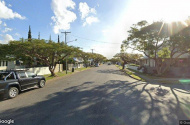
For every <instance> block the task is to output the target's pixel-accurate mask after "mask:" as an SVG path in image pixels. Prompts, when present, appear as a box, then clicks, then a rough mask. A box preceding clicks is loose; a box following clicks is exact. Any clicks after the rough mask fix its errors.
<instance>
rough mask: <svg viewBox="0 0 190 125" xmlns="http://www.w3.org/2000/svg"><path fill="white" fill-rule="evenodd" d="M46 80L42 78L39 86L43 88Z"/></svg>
mask: <svg viewBox="0 0 190 125" xmlns="http://www.w3.org/2000/svg"><path fill="white" fill-rule="evenodd" d="M45 83H46V82H45V80H41V81H40V83H39V88H43V87H44V86H45Z"/></svg>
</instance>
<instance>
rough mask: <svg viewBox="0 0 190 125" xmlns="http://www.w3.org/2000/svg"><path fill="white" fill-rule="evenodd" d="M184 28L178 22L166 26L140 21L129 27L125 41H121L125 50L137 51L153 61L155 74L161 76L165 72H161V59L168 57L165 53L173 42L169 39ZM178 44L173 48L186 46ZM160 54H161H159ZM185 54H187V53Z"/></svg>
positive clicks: (161, 23) (160, 23)
mask: <svg viewBox="0 0 190 125" xmlns="http://www.w3.org/2000/svg"><path fill="white" fill-rule="evenodd" d="M184 27H185V26H184V25H183V24H182V23H179V22H178V23H173V24H167V23H164V22H162V21H158V22H153V23H152V24H148V23H147V22H146V21H141V22H139V23H137V24H134V25H133V26H132V27H131V29H130V30H129V31H128V32H129V36H128V38H127V40H125V41H123V45H124V46H125V47H126V48H132V49H134V50H138V51H140V52H142V53H144V54H145V55H146V56H147V57H148V58H150V59H153V60H154V61H155V68H156V72H157V74H158V75H161V74H162V73H163V72H165V71H166V70H162V69H163V67H164V63H163V61H164V60H162V58H167V57H168V54H169V53H167V52H166V51H167V50H168V51H170V49H171V44H174V41H175V40H171V38H172V36H174V35H175V34H178V32H180V31H181V30H183V28H184ZM171 31H172V32H171ZM179 43H180V42H179ZM179 43H177V42H175V48H176V47H181V46H183V45H187V44H183V45H182V44H179ZM186 48H187V47H186ZM161 52H162V53H163V54H161ZM164 52H165V53H164ZM178 52H180V51H178ZM185 52H186V53H187V51H185ZM166 54H167V55H166Z"/></svg>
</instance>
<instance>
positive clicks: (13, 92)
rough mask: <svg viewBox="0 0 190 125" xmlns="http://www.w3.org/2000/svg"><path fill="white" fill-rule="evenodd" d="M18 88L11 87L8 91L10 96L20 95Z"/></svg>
mask: <svg viewBox="0 0 190 125" xmlns="http://www.w3.org/2000/svg"><path fill="white" fill-rule="evenodd" d="M18 92H19V91H18V89H17V88H16V87H11V88H10V89H9V91H8V98H15V97H16V96H17V95H18Z"/></svg>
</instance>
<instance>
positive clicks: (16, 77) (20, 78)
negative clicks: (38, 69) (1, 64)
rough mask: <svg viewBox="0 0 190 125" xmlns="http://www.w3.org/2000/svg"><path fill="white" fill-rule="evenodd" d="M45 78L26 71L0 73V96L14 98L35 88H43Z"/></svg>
mask: <svg viewBox="0 0 190 125" xmlns="http://www.w3.org/2000/svg"><path fill="white" fill-rule="evenodd" d="M45 82H46V80H45V77H44V76H39V75H37V74H35V73H32V72H29V71H26V70H10V71H1V72H0V94H3V95H4V97H8V98H15V97H16V96H17V95H18V94H19V92H21V91H25V90H28V89H31V88H34V87H35V86H38V87H39V88H43V87H44V86H45Z"/></svg>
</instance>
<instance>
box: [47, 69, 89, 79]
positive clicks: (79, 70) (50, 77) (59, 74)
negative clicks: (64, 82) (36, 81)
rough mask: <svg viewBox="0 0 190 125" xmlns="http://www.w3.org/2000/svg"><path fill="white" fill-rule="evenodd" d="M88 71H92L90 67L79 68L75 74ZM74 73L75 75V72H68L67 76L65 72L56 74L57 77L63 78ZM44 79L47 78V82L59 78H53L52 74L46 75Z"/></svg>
mask: <svg viewBox="0 0 190 125" xmlns="http://www.w3.org/2000/svg"><path fill="white" fill-rule="evenodd" d="M87 69H90V67H88V68H85V67H83V68H78V69H75V72H77V71H78V72H81V71H84V70H87ZM72 73H74V72H71V71H68V72H67V74H66V72H65V71H63V72H58V73H56V75H57V77H62V76H65V75H69V74H72ZM44 77H45V78H46V81H48V80H50V79H53V78H57V77H53V76H51V74H47V75H44Z"/></svg>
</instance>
